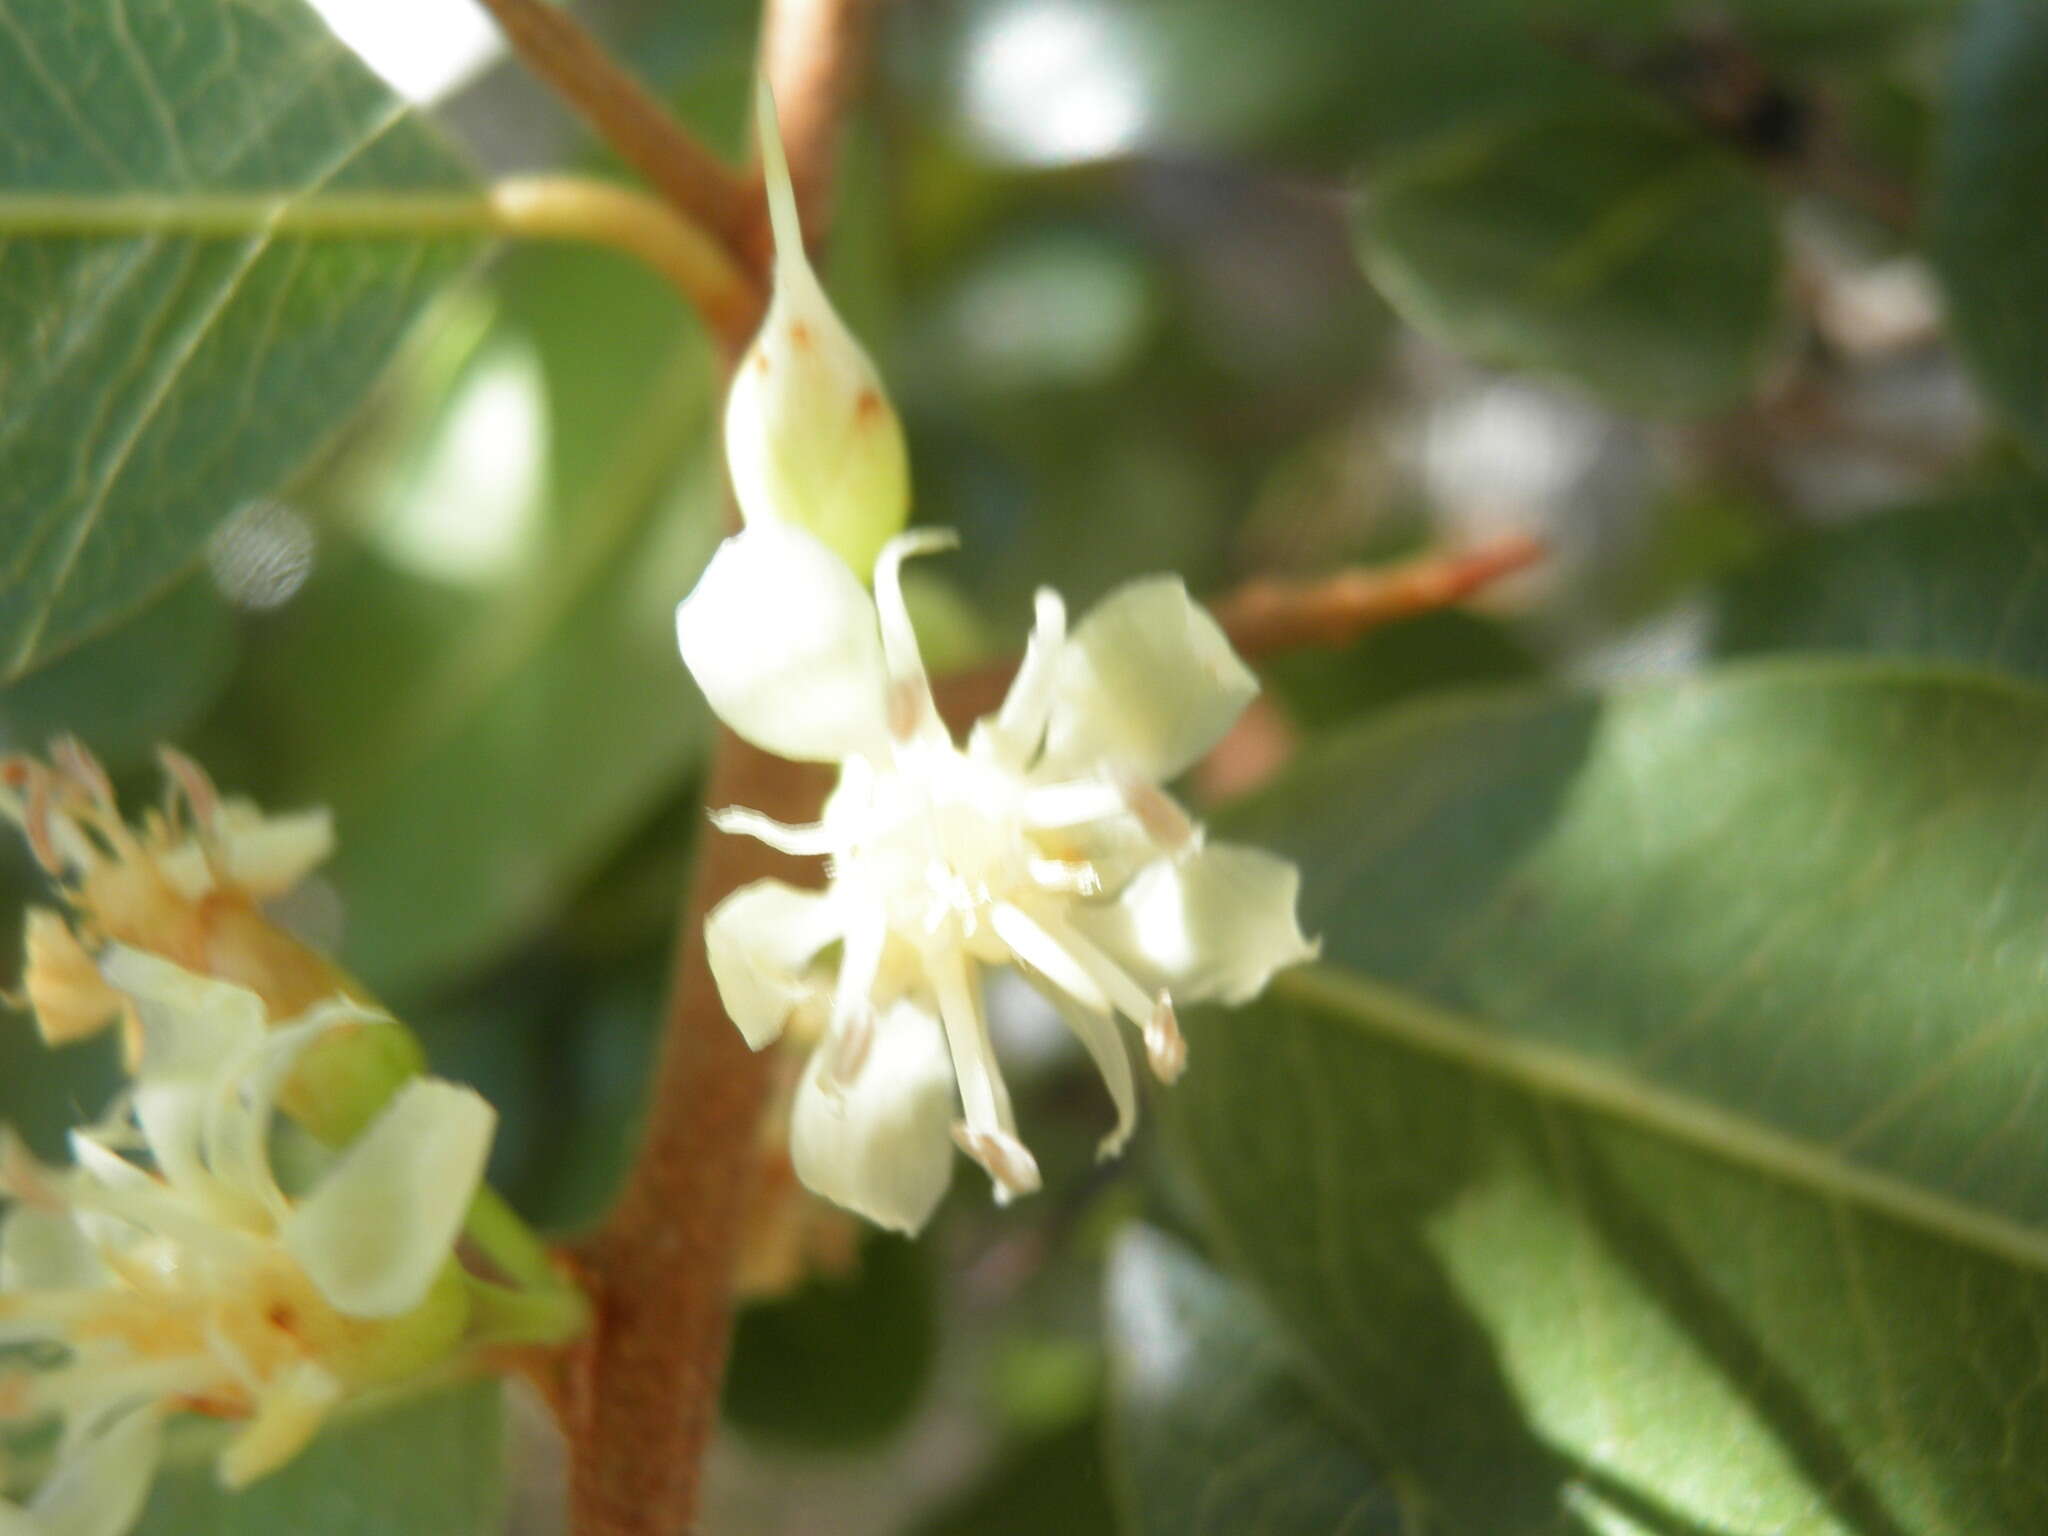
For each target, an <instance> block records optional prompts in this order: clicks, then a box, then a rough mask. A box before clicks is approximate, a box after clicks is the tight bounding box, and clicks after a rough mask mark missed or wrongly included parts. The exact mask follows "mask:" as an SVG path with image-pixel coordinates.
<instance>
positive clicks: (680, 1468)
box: [488, 0, 867, 1536]
mask: <svg viewBox="0 0 2048 1536" xmlns="http://www.w3.org/2000/svg"><path fill="white" fill-rule="evenodd" d="M488 3H489V4H490V5H491V7H492V9H493V10H494V11H496V12H497V13H498V14H499V16H500V18H501V19H504V18H505V17H506V16H507V15H508V14H513V13H516V14H519V15H521V16H525V15H526V14H527V13H529V12H533V11H541V12H546V8H545V7H544V6H537V5H535V4H533V3H532V0H488ZM866 9H867V7H866V5H865V3H864V0H777V3H773V4H771V5H770V6H769V8H768V13H767V16H766V18H765V21H764V30H763V35H762V43H761V59H762V70H763V73H764V75H765V76H766V78H767V80H768V82H769V85H770V86H771V88H772V89H773V90H774V92H775V97H776V104H777V111H778V116H779V117H780V119H781V123H782V128H783V136H784V141H785V143H786V145H787V148H788V153H789V161H790V170H791V174H792V178H793V180H794V181H795V183H796V186H797V188H798V192H799V197H800V198H801V199H802V200H803V202H804V203H805V206H806V210H807V213H808V214H809V217H808V218H807V221H806V224H807V228H809V229H811V230H812V231H813V232H815V231H816V230H817V229H818V228H820V227H821V226H822V222H823V221H822V219H821V218H820V217H819V214H820V212H821V211H822V207H823V204H824V202H825V200H826V194H827V191H828V189H829V187H830V184H831V180H832V169H833V158H834V155H835V151H836V146H837V143H838V137H839V118H840V115H841V114H842V112H843V110H844V108H845V106H846V103H847V101H848V99H849V97H850V95H851V93H852V91H853V89H854V84H855V82H856V81H857V79H858V77H859V73H860V69H861V67H862V63H863V51H864V44H865V40H866V35H867V27H866V16H865V13H866ZM547 14H549V15H550V16H552V14H553V13H551V12H549V13H547ZM528 35H529V36H530V37H531V38H533V39H535V43H534V46H535V47H536V48H537V49H538V50H539V51H541V52H544V53H545V52H551V51H553V50H555V49H556V48H557V46H558V45H560V44H561V39H562V38H563V37H565V36H568V35H569V34H567V33H564V32H563V31H562V30H561V29H560V28H559V27H551V26H547V25H536V26H535V27H533V28H532V29H531V30H530V32H529V34H528ZM575 36H576V38H577V39H580V40H579V41H575V42H571V43H569V44H567V45H562V46H561V48H560V51H559V53H557V54H556V56H555V62H554V64H553V65H552V66H543V65H542V64H540V63H539V62H538V61H537V60H536V61H535V63H536V67H537V68H540V69H542V72H543V73H544V74H548V76H549V78H550V79H554V80H555V81H556V82H557V85H558V87H559V88H560V89H562V90H563V91H564V93H565V94H568V95H570V96H571V98H572V100H578V101H579V102H580V101H582V100H583V99H584V97H583V96H578V95H577V94H576V93H577V92H578V91H582V92H584V93H585V95H586V96H588V97H589V98H590V100H591V105H589V106H587V107H586V108H585V110H586V113H587V115H590V116H591V118H592V120H593V121H594V122H599V124H600V131H601V132H604V133H605V135H606V137H607V138H608V139H610V140H611V142H612V143H613V144H614V146H615V147H617V148H619V149H620V151H621V153H625V154H627V157H628V158H629V159H632V160H634V163H635V164H637V165H639V166H640V167H641V169H642V171H643V173H645V174H647V175H648V177H649V179H650V180H652V181H654V182H655V183H656V185H657V186H661V187H663V188H664V190H665V191H667V193H668V195H669V198H670V200H671V201H672V202H674V203H676V204H677V205H678V206H679V207H682V208H684V209H685V210H686V211H688V212H691V213H693V214H696V215H698V216H700V217H703V218H704V220H705V224H706V227H707V228H708V229H710V230H712V231H713V232H715V233H716V234H717V236H718V237H719V239H720V240H721V241H723V242H724V243H725V244H726V246H727V248H728V249H729V250H731V251H732V252H733V253H735V255H736V256H737V258H738V260H739V261H740V263H741V264H742V266H743V268H744V270H746V271H747V272H748V273H750V274H753V276H754V281H755V283H756V285H757V286H760V285H762V284H763V283H764V281H765V280H764V278H763V277H762V276H761V274H765V273H766V271H767V270H768V261H769V248H768V243H767V240H766V238H765V218H764V202H763V197H762V193H761V188H760V183H759V178H758V175H757V176H756V177H754V178H753V179H752V180H750V181H748V182H745V183H740V182H737V181H735V180H734V179H733V178H732V176H731V173H729V172H727V171H726V170H725V168H724V167H723V166H719V165H717V164H716V162H715V161H708V159H707V158H706V157H703V156H702V153H701V151H698V150H697V149H696V148H695V145H694V141H692V140H689V139H688V136H687V135H686V134H681V130H680V129H678V128H675V125H674V124H672V123H669V124H668V126H667V128H666V129H664V130H662V131H661V132H655V131H653V130H652V129H650V128H649V127H648V125H647V124H646V122H645V121H644V119H643V118H642V117H641V115H640V107H643V106H644V107H645V108H647V109H649V110H652V111H655V112H657V113H658V112H659V109H658V108H655V107H653V105H652V103H651V102H645V101H644V100H642V101H641V102H640V105H639V106H635V107H632V108H630V109H629V110H626V111H624V112H623V114H622V115H617V116H614V117H612V118H610V119H601V118H600V116H599V112H600V110H604V111H615V110H616V98H617V96H618V94H619V89H620V88H619V86H618V83H617V78H616V77H618V75H619V71H618V70H617V69H616V66H613V65H610V64H609V63H608V62H607V61H603V60H602V56H601V55H594V54H593V53H592V52H591V50H594V45H591V44H589V40H588V39H587V38H584V37H582V35H581V34H580V33H577V34H575ZM515 40H516V35H515ZM521 51H522V52H523V53H524V52H527V49H526V48H525V47H522V50H521ZM529 57H531V55H529ZM592 57H595V58H596V59H597V60H598V61H599V64H601V65H602V67H598V66H597V65H593V64H591V63H590V59H591V58H592ZM563 60H571V61H575V60H580V61H582V62H580V63H577V64H576V65H575V67H574V68H572V69H568V70H566V71H564V70H562V69H561V62H562V61H563ZM629 83H630V82H629ZM634 89H635V90H637V87H635V88H634ZM664 122H666V119H665V118H664ZM607 124H609V126H607ZM671 130H672V131H671ZM621 134H622V135H624V139H623V140H622V138H621V137H620V136H617V135H621ZM677 135H681V138H682V141H683V143H684V144H686V145H687V146H688V148H687V149H683V148H679V147H678V144H677ZM629 143H630V144H631V145H633V146H634V147H635V148H637V149H638V150H640V151H641V152H643V153H644V154H645V156H646V158H645V159H642V158H640V157H639V156H637V155H636V154H635V153H633V152H632V151H630V150H629V148H628V144H629ZM665 160H666V161H670V162H671V163H668V164H666V165H665V166H664V164H663V162H664V161H665ZM757 307H758V306H757ZM752 323H753V321H752V318H751V317H750V318H749V319H748V322H747V328H749V329H750V328H751V325H752ZM726 340H727V341H728V343H729V345H728V351H727V356H728V358H729V359H730V358H733V357H735V356H736V355H737V353H738V351H739V346H740V344H742V343H744V341H745V333H744V331H739V332H737V333H736V336H735V333H727V334H726ZM825 788H826V785H825V783H824V781H823V779H822V777H821V775H820V772H819V770H817V769H816V768H814V767H809V766H805V765H796V764H790V763H786V762H784V761H782V760H781V759H779V758H773V757H769V756H767V755H766V754H764V753H761V752H758V751H756V750H754V749H753V748H751V747H749V746H747V745H746V744H745V743H744V742H741V741H740V740H738V739H737V738H736V737H734V736H732V735H730V734H729V733H726V732H723V731H721V732H720V733H719V737H718V741H717V745H716V747H715V748H714V752H713V757H712V763H711V769H710V775H709V783H708V784H707V786H706V793H707V797H708V799H709V800H710V802H711V803H712V804H714V805H729V804H744V805H748V806H752V807H755V808H756V809H759V810H761V811H763V812H765V813H766V814H768V815H770V816H775V817H780V818H782V819H785V820H791V821H798V820H803V819H805V818H807V817H808V816H810V815H811V814H813V813H814V812H815V810H816V809H817V806H818V803H819V802H820V800H821V799H822V798H823V795H824V791H825ZM769 874H776V875H781V876H783V877H785V878H792V879H796V880H802V879H804V878H806V872H805V871H804V870H803V869H802V868H800V867H794V866H793V865H792V863H791V861H789V860H786V859H784V858H782V857H781V856H780V855H777V854H774V853H773V852H771V851H770V850H768V849H766V848H764V847H762V846H761V845H759V844H757V843H754V842H753V841H752V840H751V839H747V838H715V839H712V840H710V841H709V842H708V843H707V844H706V847H705V852H704V854H703V856H702V858H700V859H699V860H698V862H697V866H696V869H695V871H694V874H693V878H692V881H691V887H690V892H689V898H688V900H687V901H686V902H685V903H684V909H683V914H682V927H681V931H680V933H679V936H678V945H677V953H676V965H675V971H674V976H673V979H672V982H671V987H670V995H669V1000H668V1005H667V1011H666V1015H665V1019H664V1024H663V1030H662V1041H661V1048H660V1054H659V1058H658V1060H657V1063H656V1066H655V1071H654V1082H653V1084H652V1087H651V1091H650V1095H649V1106H648V1123H647V1130H646V1134H645V1139H644V1140H643V1141H642V1143H641V1147H640V1151H639V1155H638V1157H637V1158H636V1160H635V1162H634V1166H633V1169H632V1172H631V1173H630V1174H629V1175H628V1177H627V1181H626V1188H625V1191H624V1193H623V1194H622V1195H621V1197H620V1200H619V1203H618V1205H617V1207H616V1208H615V1209H614V1211H613V1213H612V1215H611V1217H610V1218H609V1219H608V1220H607V1221H606V1223H605V1225H604V1226H603V1228H602V1229H601V1230H600V1231H599V1232H598V1233H597V1234H596V1236H595V1237H594V1238H593V1239H592V1240H591V1241H590V1242H588V1243H587V1244H585V1245H584V1246H583V1248H582V1249H581V1250H580V1252H579V1254H578V1256H577V1259H578V1263H579V1266H580V1268H581V1272H582V1274H583V1275H584V1277H585V1279H586V1283H587V1285H588V1287H589V1289H590V1291H591V1293H592V1297H593V1301H594V1303H595V1307H596V1315H597V1325H596V1327H595V1328H594V1329H593V1331H592V1333H591V1335H590V1336H589V1338H588V1339H586V1340H585V1341H584V1343H583V1344H582V1345H581V1346H580V1347H579V1348H578V1350H576V1351H575V1352H574V1353H573V1354H572V1355H571V1356H570V1357H569V1358H567V1359H565V1360H563V1361H562V1362H561V1363H560V1369H559V1370H558V1371H557V1372H556V1373H555V1375H554V1377H553V1379H552V1381H551V1383H550V1384H551V1386H552V1387H553V1389H554V1397H555V1401H556V1406H557V1409H558V1411H559V1412H560V1414H561V1417H562V1420H563V1424H564V1427H565V1430H566V1431H567V1434H568V1436H569V1442H570V1453H571V1475H570V1483H571V1494H570V1498H571V1509H572V1516H573V1520H574V1528H575V1530H576V1531H577V1532H578V1536H673V1533H675V1532H679V1531H684V1530H688V1529H690V1528H691V1527H692V1525H693V1523H694V1521H695V1519H696V1516H697V1506H698V1501H699V1484H700V1480H701V1476H702V1469H703V1460H704V1453H705V1450H706V1447H707V1446H708V1444H709V1442H710V1439H711V1435H712V1433H713V1431H714V1429H715V1428H716V1426H717V1422H718V1404H719V1388H720V1384H721V1379H722V1377H723V1375H724V1370H725V1359H726V1351H727V1348H728V1345H729V1342H730V1334H731V1310H732V1284H733V1279H734V1274H735V1271H736V1267H737V1263H738V1256H739V1252H740V1245H741V1241H742V1239H743V1237H744V1234H745V1230H746V1215H747V1210H748V1204H749V1201H750V1199H751V1196H752V1193H753V1189H754V1185H755V1181H756V1175H757V1172H758V1169H757V1167H756V1162H757V1151H758V1140H757V1128H758V1125H759V1122H760V1118H761V1113H762V1109H763V1106H764V1102H765V1099H766V1096H767V1092H768V1087H769V1081H770V1076H771V1069H772V1062H771V1060H770V1059H769V1058H768V1057H765V1056H758V1055H755V1054H754V1053H753V1052H751V1051H749V1050H748V1049H747V1046H746V1043H745V1042H744V1041H743V1040H742V1039H741V1037H740V1035H739V1032H738V1031H737V1030H735V1029H734V1028H733V1027H732V1025H731V1024H730V1023H729V1022H728V1021H727V1019H726V1016H725V1010H724V1008H723V1006H722V1005H721V1004H720V1002H719V998H718V991H717V988H716V986H715V985H714V984H713V981H712V977H711V972H710V967H709V965H708V964H707V963H706V959H705V953H704V917H705V914H706V913H708V912H709V911H710V910H711V908H712V907H713V906H715V905H716V904H717V903H718V902H719V901H721V900H723V899H724V898H725V897H726V896H727V895H729V894H731V892H733V891H734V890H736V889H738V888H739V887H740V886H742V885H744V884H746V883H748V882H749V881H752V880H756V879H760V878H762V877H763V876H765V875H769ZM808 877H809V878H813V879H814V878H815V871H811V872H809V876H808Z"/></svg>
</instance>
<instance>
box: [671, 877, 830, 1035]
mask: <svg viewBox="0 0 2048 1536" xmlns="http://www.w3.org/2000/svg"><path fill="white" fill-rule="evenodd" d="M838 937H839V922H838V919H837V916H836V914H835V909H834V907H833V904H832V902H831V901H829V900H828V899H827V898H826V897H824V896H822V895H820V894H819V893H818V892H816V891H800V890H798V889H797V888H796V887H795V886H793V885H786V884H784V883H783V882H782V881H780V880H756V881H755V882H754V883H753V884H752V885H743V886H741V887H740V888H739V889H738V890H736V891H734V892H733V893H732V894H731V895H730V896H728V897H726V898H725V900H723V901H721V902H720V903H719V904H718V905H717V906H715V907H713V908H712V909H711V914H710V915H709V916H708V917H706V918H705V919H704V951H705V955H706V957H707V958H708V959H709V960H710V962H711V977H712V979H713V980H714V981H716V982H717V983H718V996H719V1000H720V1001H721V1002H723V1003H724V1004H725V1011H726V1013H727V1015H728V1016H730V1018H731V1019H732V1021H733V1023H735V1024H737V1025H738V1026H739V1031H740V1033H741V1034H742V1035H744V1036H746V1040H747V1044H748V1045H750V1046H752V1047H753V1048H754V1049H755V1050H757V1051H758V1050H760V1049H761V1048H762V1047H763V1046H765V1045H769V1044H772V1043H773V1042H774V1041H775V1039H776V1037H777V1036H779V1035H780V1034H781V1033H782V1026H783V1024H784V1023H785V1022H786V1021H787V1020H788V1018H789V1014H790V1010H791V1009H793V1008H794V1007H795V1006H796V1005H797V1003H798V1002H799V1001H801V1000H802V998H803V996H804V995H805V993H806V992H807V991H808V990H809V986H808V984H807V983H806V981H805V980H804V976H803V972H804V969H805V967H806V966H808V965H809V964H810V963H811V960H812V958H813V957H814V956H815V955H816V954H817V953H818V951H819V950H821V949H823V948H824V947H825V946H826V945H827V944H830V943H831V942H832V941H833V940H834V939H836V938H838Z"/></svg>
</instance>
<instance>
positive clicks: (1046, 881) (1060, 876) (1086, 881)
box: [1025, 859, 1102, 896]
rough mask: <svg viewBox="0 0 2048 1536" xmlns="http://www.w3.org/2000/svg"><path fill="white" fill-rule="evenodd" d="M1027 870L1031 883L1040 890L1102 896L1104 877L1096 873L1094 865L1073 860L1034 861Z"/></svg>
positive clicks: (1071, 894) (1072, 894)
mask: <svg viewBox="0 0 2048 1536" xmlns="http://www.w3.org/2000/svg"><path fill="white" fill-rule="evenodd" d="M1025 868H1026V870H1027V872H1028V873H1029V874H1030V876H1031V883H1032V884H1033V885H1035V886H1037V887H1038V888H1039V889H1040V890H1044V891H1060V892H1063V893H1065V894H1067V895H1070V896H1100V895H1101V894H1102V876H1101V875H1099V874H1097V873H1096V870H1095V866H1094V865H1093V864H1083V863H1080V862H1078V861H1076V860H1071V859H1033V860H1031V862H1030V863H1029V864H1028V865H1026V866H1025Z"/></svg>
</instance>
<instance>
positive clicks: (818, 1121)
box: [789, 999, 953, 1233]
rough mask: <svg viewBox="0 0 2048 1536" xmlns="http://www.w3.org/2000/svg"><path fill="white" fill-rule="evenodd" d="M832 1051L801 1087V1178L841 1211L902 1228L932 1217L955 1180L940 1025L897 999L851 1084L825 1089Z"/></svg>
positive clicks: (797, 1149) (794, 1153) (797, 1147)
mask: <svg viewBox="0 0 2048 1536" xmlns="http://www.w3.org/2000/svg"><path fill="white" fill-rule="evenodd" d="M830 1054H831V1051H830V1047H829V1046H827V1047H822V1048H820V1049H819V1050H816V1051H813V1052H812V1053H811V1059H810V1062H809V1064H808V1065H807V1066H806V1067H805V1068H804V1075H803V1080H802V1082H801V1083H799V1084H798V1086H797V1092H796V1103H795V1106H794V1108H793V1110H792V1113H791V1120H790V1138H789V1150H790V1160H791V1162H792V1164H793V1165H794V1166H795V1168H796V1173H797V1177H798V1178H800V1179H802V1180H803V1182H804V1184H805V1185H806V1186H807V1187H808V1188H809V1189H810V1190H812V1191H813V1192H814V1193H816V1194H819V1195H822V1196H823V1197H824V1198H825V1199H827V1200H830V1201H832V1202H833V1203H834V1204H835V1205H843V1206H845V1207H846V1208H847V1209H848V1210H850V1211H854V1212H856V1213H858V1214H859V1215H862V1216H865V1217H866V1218H867V1219H868V1220H870V1221H872V1222H875V1223H876V1224H877V1225H880V1226H884V1227H888V1228H891V1229H892V1230H894V1231H898V1232H912V1233H914V1232H916V1231H918V1230H919V1229H920V1228H921V1227H923V1226H924V1224H925V1222H926V1221H928V1220H929V1219H930V1218H931V1214H932V1211H933V1210H934V1209H935V1208H936V1207H937V1205H938V1203H939V1200H940V1198H941V1197H942V1196H943V1195H944V1194H945V1193H946V1186H947V1184H948V1183H949V1182H950V1181H951V1180H952V1177H953V1142H952V1138H951V1136H950V1134H949V1127H950V1126H951V1125H952V1121H953V1069H952V1064H951V1061H950V1059H949V1058H948V1056H947V1053H946V1041H945V1037H944V1035H943V1034H942V1033H941V1032H940V1029H939V1024H938V1021H937V1020H936V1019H934V1018H933V1017H932V1016H931V1014H930V1013H929V1012H928V1011H927V1010H926V1009H924V1008H921V1007H919V1006H918V1005H917V1004H915V1003H913V1002H911V1001H909V1000H907V999H899V1000H898V1001H897V1002H896V1003H894V1004H893V1005H891V1006H890V1007H889V1008H888V1009H887V1010H885V1011H884V1012H883V1014H882V1015H881V1017H880V1018H878V1019H877V1020H876V1021H875V1027H874V1037H873V1039H872V1041H871V1042H870V1043H869V1046H868V1049H867V1055H866V1059H865V1060H864V1061H863V1062H862V1064H861V1067H860V1070H859V1071H858V1072H857V1073H855V1074H854V1075H853V1077H852V1080H851V1081H850V1082H841V1083H838V1084H836V1085H835V1086H833V1087H830V1088H828V1087H827V1086H826V1084H825V1082H824V1077H825V1074H826V1072H827V1070H828V1069H829V1067H830V1065H831V1064H830V1063H829V1062H828V1060H827V1057H828V1056H829V1055H830Z"/></svg>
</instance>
